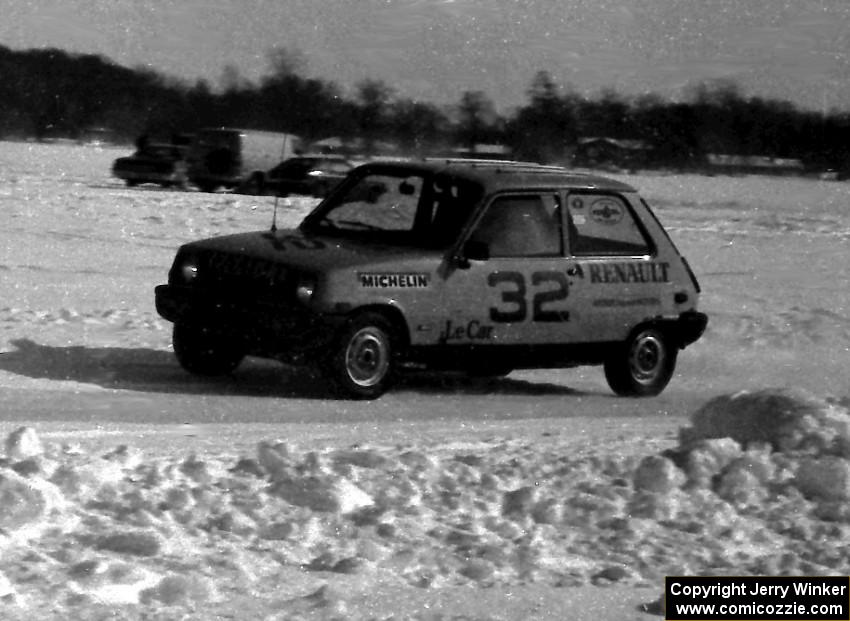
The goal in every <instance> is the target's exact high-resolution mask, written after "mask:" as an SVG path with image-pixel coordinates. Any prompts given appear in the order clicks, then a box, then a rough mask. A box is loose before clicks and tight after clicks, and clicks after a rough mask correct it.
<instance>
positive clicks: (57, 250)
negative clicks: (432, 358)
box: [0, 143, 850, 619]
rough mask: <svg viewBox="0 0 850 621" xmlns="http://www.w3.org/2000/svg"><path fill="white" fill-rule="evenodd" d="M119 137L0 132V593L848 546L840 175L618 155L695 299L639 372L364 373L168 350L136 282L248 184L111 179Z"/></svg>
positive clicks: (545, 589)
mask: <svg viewBox="0 0 850 621" xmlns="http://www.w3.org/2000/svg"><path fill="white" fill-rule="evenodd" d="M124 153H125V150H119V149H95V148H87V147H78V146H69V145H36V144H23V143H0V213H2V217H3V222H4V227H2V229H0V240H2V243H0V292H2V297H0V438H6V446H5V447H3V449H2V452H0V499H2V502H0V617H2V618H4V619H5V618H9V619H18V618H20V619H23V618H30V617H33V616H41V617H42V618H48V619H50V618H53V619H65V618H86V619H99V618H100V619H140V618H146V619H183V618H192V619H210V618H221V619H278V618H280V619H288V618H317V619H324V618H339V619H349V618H353V619H372V618H374V619H390V618H395V619H408V618H411V619H533V618H540V619H547V618H551V619H564V618H574V619H581V618H587V619H591V618H592V619H633V618H634V619H640V618H645V619H650V618H652V614H653V613H656V614H657V612H658V610H657V605H652V604H653V603H654V602H656V600H657V599H658V595H659V593H660V589H661V586H662V580H663V576H664V575H667V574H695V573H709V574H711V573H714V574H726V575H728V574H735V575H743V574H783V573H784V574H795V575H799V574H806V575H815V574H842V575H846V574H847V573H848V571H850V544H848V542H850V537H848V534H850V415H848V413H847V410H846V408H847V405H848V399H847V396H846V395H847V393H848V390H847V378H848V377H850V317H848V308H850V306H848V304H849V303H850V261H848V258H850V256H848V255H849V254H850V253H848V250H847V247H848V241H850V209H848V206H850V185H848V184H844V183H834V182H833V183H830V182H824V181H814V180H803V179H791V178H788V179H771V178H757V177H738V178H723V177H714V178H711V177H696V176H662V175H658V176H649V175H639V176H629V177H624V179H625V180H627V181H628V182H630V183H632V184H634V185H635V186H637V187H638V188H639V189H641V190H642V192H643V193H644V195H645V196H646V198H647V199H648V200H649V201H650V202H651V203H652V204H653V205H654V206H655V207H656V212H657V213H658V215H659V217H660V218H661V219H662V221H663V222H664V223H665V225H666V226H667V227H668V229H669V230H670V233H671V235H672V236H673V238H674V240H675V241H676V243H677V244H678V245H679V247H680V249H681V250H682V251H683V253H684V254H685V255H686V256H687V257H688V259H689V261H690V263H691V265H692V266H693V267H694V269H695V271H696V272H697V274H698V276H699V278H700V280H701V283H702V285H703V289H704V294H703V298H702V308H703V309H704V310H706V312H708V313H709V315H710V317H711V319H710V325H709V329H708V332H707V333H706V336H705V338H704V339H703V340H702V341H700V342H699V343H697V344H696V345H694V346H693V347H691V348H689V349H688V350H686V351H685V352H684V353H683V354H682V356H681V357H680V364H679V369H678V372H677V374H676V377H674V379H673V381H672V383H671V385H670V387H669V388H668V389H667V391H665V393H664V394H662V395H661V396H660V397H658V398H656V399H649V400H639V401H633V400H627V399H617V398H614V397H613V396H611V395H610V391H608V390H607V387H606V386H605V384H604V379H602V377H601V372H600V371H599V369H592V368H591V369H576V370H564V371H534V372H517V373H514V374H512V375H511V376H510V377H509V378H507V379H504V380H498V381H494V380H465V379H460V378H440V377H428V376H426V377H421V378H413V379H411V380H409V381H407V382H405V383H404V384H403V385H402V386H400V387H399V388H398V390H396V391H394V392H392V393H390V394H388V395H387V396H385V397H384V398H382V399H381V400H379V401H377V402H374V403H369V404H362V403H348V402H337V401H333V400H327V399H325V398H324V391H323V387H322V386H321V384H320V383H318V382H317V380H316V379H315V378H313V377H311V376H309V375H308V374H304V373H302V372H299V371H293V370H285V369H281V368H279V367H278V366H276V365H271V364H268V363H263V362H257V361H252V362H249V363H248V364H246V365H244V366H243V368H240V370H239V371H238V372H237V373H236V376H235V377H234V378H232V379H228V380H225V381H219V382H211V381H206V380H204V381H201V380H197V379H194V378H189V377H188V376H186V375H185V374H183V373H182V372H181V371H180V369H179V368H178V367H177V365H176V363H175V362H174V361H173V359H172V356H171V353H170V351H169V346H170V345H169V342H170V334H169V328H170V324H168V323H167V322H164V321H162V320H161V319H160V318H159V317H158V316H157V315H156V312H155V310H154V309H153V295H152V290H153V287H154V286H155V285H157V284H160V283H161V282H163V281H164V278H165V276H166V272H167V269H168V266H169V265H170V262H171V259H172V257H173V253H174V250H175V249H176V247H177V246H178V245H179V244H180V243H182V242H184V241H186V240H190V239H195V238H198V237H204V236H209V235H216V234H223V233H229V232H234V231H242V230H251V229H258V228H266V227H268V226H269V224H270V222H271V211H272V207H273V205H274V199H272V198H268V197H248V196H236V195H229V194H215V195H211V194H203V193H199V192H173V191H163V190H160V189H158V188H153V187H142V188H132V189H131V188H125V187H123V186H122V185H121V184H120V183H118V182H117V180H114V179H111V178H110V177H109V165H110V163H111V161H112V160H113V159H114V158H115V157H118V156H119V155H122V154H124ZM309 206H310V202H309V201H306V200H299V199H285V200H280V201H279V205H278V207H279V211H278V218H279V219H278V224H279V225H280V226H287V225H290V224H292V225H294V224H296V223H297V222H298V220H299V219H300V217H301V216H302V215H303V213H304V212H305V210H306V209H308V208H309ZM783 387H791V388H790V389H785V388H783ZM741 390H749V391H750V392H749V393H748V394H745V395H741V396H738V397H736V398H731V397H729V396H724V395H732V394H735V393H738V392H739V391H741ZM715 397H716V398H715ZM691 415H694V416H693V418H691ZM22 427H24V428H25V429H24V430H23V431H20V429H21V428H22ZM683 429H684V431H683ZM644 604H646V606H644Z"/></svg>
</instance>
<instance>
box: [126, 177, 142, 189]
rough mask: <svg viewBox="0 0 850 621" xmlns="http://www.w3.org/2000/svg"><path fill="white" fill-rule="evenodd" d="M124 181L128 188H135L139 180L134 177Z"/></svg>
mask: <svg viewBox="0 0 850 621" xmlns="http://www.w3.org/2000/svg"><path fill="white" fill-rule="evenodd" d="M124 183H126V184H127V187H128V188H135V187H136V186H137V185H139V182H138V181H136V180H135V179H126V180H125V181H124Z"/></svg>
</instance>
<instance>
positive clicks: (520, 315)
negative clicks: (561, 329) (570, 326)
mask: <svg viewBox="0 0 850 621" xmlns="http://www.w3.org/2000/svg"><path fill="white" fill-rule="evenodd" d="M487 284H488V285H489V286H490V287H494V288H497V289H499V290H500V291H501V294H502V295H501V300H500V302H501V304H500V305H499V306H498V307H496V306H491V307H490V320H491V321H494V322H496V323H514V322H520V321H525V319H526V318H527V317H528V299H527V295H528V291H527V287H526V284H525V276H524V275H522V274H520V273H519V272H493V273H492V274H489V275H488V276H487ZM531 286H532V287H534V288H535V292H534V294H533V295H532V296H531V318H532V321H539V322H561V321H569V320H570V312H569V311H567V310H559V309H556V308H552V304H554V303H556V302H560V301H561V300H566V299H567V296H568V295H569V281H568V280H567V275H566V274H565V273H563V272H556V271H551V272H534V273H533V274H532V275H531Z"/></svg>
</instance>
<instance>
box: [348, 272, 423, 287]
mask: <svg viewBox="0 0 850 621" xmlns="http://www.w3.org/2000/svg"><path fill="white" fill-rule="evenodd" d="M358 276H359V277H360V286H361V287H368V288H372V289H424V288H426V287H427V286H428V274H358Z"/></svg>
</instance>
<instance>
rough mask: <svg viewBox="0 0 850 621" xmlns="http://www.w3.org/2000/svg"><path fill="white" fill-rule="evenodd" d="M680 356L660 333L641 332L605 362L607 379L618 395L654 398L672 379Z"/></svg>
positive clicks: (634, 335)
mask: <svg viewBox="0 0 850 621" xmlns="http://www.w3.org/2000/svg"><path fill="white" fill-rule="evenodd" d="M677 355H678V350H677V349H676V347H675V346H674V345H672V344H671V343H670V340H669V339H668V338H667V337H666V336H665V334H664V333H663V332H662V331H661V330H659V329H658V328H655V327H643V328H639V329H637V330H636V331H635V332H633V333H632V334H631V336H629V338H628V339H627V340H626V341H625V342H624V343H623V344H622V345H621V346H620V347H618V348H617V349H616V350H615V351H614V352H613V353H612V355H611V356H609V357H608V358H607V359H606V360H605V379H607V380H608V385H609V386H610V387H611V389H612V390H613V391H614V392H615V393H617V394H618V395H623V396H628V397H652V396H655V395H658V394H660V393H661V391H662V390H664V388H665V387H666V386H667V384H668V383H669V382H670V378H671V377H673V371H674V370H675V369H676V357H677Z"/></svg>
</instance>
